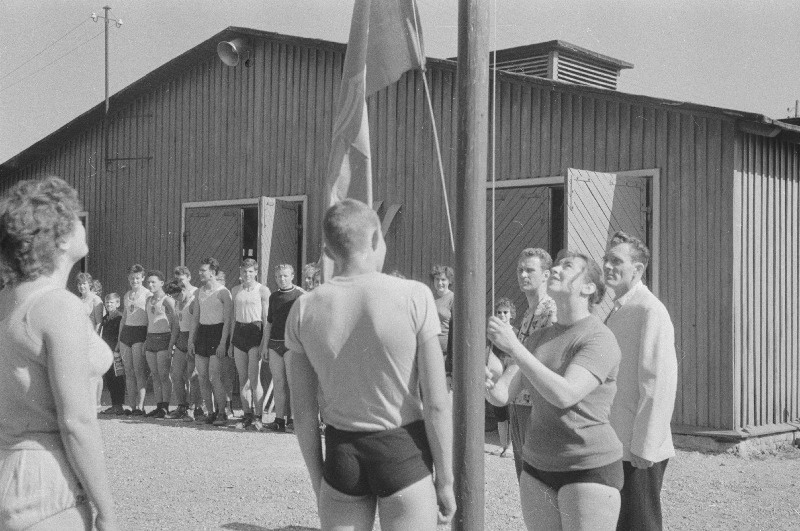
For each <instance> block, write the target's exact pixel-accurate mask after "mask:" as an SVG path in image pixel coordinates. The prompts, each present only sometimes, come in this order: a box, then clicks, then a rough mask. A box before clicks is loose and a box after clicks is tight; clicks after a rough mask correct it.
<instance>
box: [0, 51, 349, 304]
mask: <svg viewBox="0 0 800 531" xmlns="http://www.w3.org/2000/svg"><path fill="white" fill-rule="evenodd" d="M254 57H255V59H254V62H253V65H252V66H251V67H250V68H245V67H243V66H240V67H238V68H228V67H225V66H223V65H222V63H221V62H220V61H219V59H218V58H217V57H216V55H215V54H214V55H213V56H210V57H209V58H208V60H207V61H205V62H202V63H198V64H196V65H194V66H193V67H192V68H190V69H188V70H187V71H184V72H180V73H176V74H175V76H173V77H172V78H170V79H168V80H167V81H165V82H163V83H161V84H159V85H157V86H153V87H152V88H151V89H150V90H148V91H146V93H144V94H142V95H141V96H140V97H138V98H137V99H136V100H135V101H134V102H133V103H131V104H130V105H129V106H126V107H125V108H121V109H113V111H112V118H111V124H110V128H109V135H110V137H109V138H110V141H109V143H110V148H111V149H110V150H111V156H112V157H137V156H145V157H151V159H150V160H134V161H118V162H114V163H112V164H111V165H110V167H109V169H108V171H104V168H103V164H102V161H101V158H102V153H103V146H102V140H101V139H102V127H101V126H100V125H98V126H96V127H93V128H91V129H88V130H85V131H83V132H82V133H81V134H79V135H77V136H75V137H74V138H72V139H70V140H69V141H68V142H67V143H66V144H65V145H64V146H63V147H62V148H60V149H58V150H57V151H56V152H55V153H53V154H52V156H50V157H48V158H46V159H44V160H41V161H39V162H38V163H35V164H32V165H30V166H29V167H27V168H25V169H24V170H23V171H21V172H20V174H19V175H18V176H17V178H31V177H35V176H40V175H43V174H55V175H59V176H62V177H64V178H65V179H67V180H68V181H69V182H70V183H71V184H73V185H74V186H75V187H76V188H77V189H78V192H79V194H80V197H81V198H82V200H83V202H84V207H85V209H86V210H87V211H88V212H89V227H90V231H89V238H90V247H91V249H92V251H91V253H90V256H89V270H90V272H91V273H92V274H94V275H95V276H97V277H98V278H100V279H101V280H102V281H103V283H104V285H105V286H106V291H110V290H123V289H125V287H126V282H127V281H126V270H127V268H128V267H129V266H130V264H132V263H135V262H140V263H142V264H144V265H145V267H148V268H151V267H152V268H158V269H162V270H164V271H171V269H172V267H173V266H174V265H175V264H177V263H178V262H179V260H180V244H181V234H180V231H181V204H182V203H185V202H190V201H212V200H224V199H242V198H252V197H258V196H261V195H265V196H291V195H303V194H308V196H309V203H308V204H309V212H308V215H309V218H308V219H309V226H308V227H307V228H306V229H307V237H308V241H309V242H318V241H319V239H320V235H319V230H318V227H319V225H320V223H319V216H318V212H319V211H320V210H321V206H320V204H319V199H320V193H319V190H320V186H321V185H320V183H321V181H322V176H323V175H324V170H325V160H326V156H327V150H328V146H329V144H330V131H331V129H332V120H333V104H334V101H335V96H336V92H337V90H338V88H337V86H336V85H335V83H334V82H335V81H336V80H338V79H339V77H340V76H341V68H342V60H343V56H342V54H341V53H339V52H336V51H332V50H329V49H325V48H324V47H320V48H317V47H309V46H295V45H291V44H287V43H285V42H280V43H279V42H270V41H264V40H262V41H257V43H256V50H255V53H254ZM112 101H113V100H112ZM15 180H17V179H16V178H15V179H11V180H7V181H6V182H5V183H4V185H5V187H8V186H10V184H11V182H12V181H15ZM318 252H319V247H318V244H317V245H316V246H312V245H309V255H310V256H311V257H314V258H316V254H317V253H318ZM188 265H189V266H190V267H191V268H192V270H194V269H195V268H196V266H197V264H188Z"/></svg>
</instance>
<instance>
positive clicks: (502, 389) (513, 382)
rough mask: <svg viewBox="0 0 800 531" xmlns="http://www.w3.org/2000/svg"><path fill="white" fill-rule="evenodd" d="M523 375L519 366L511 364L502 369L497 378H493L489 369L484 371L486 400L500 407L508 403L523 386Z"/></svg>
mask: <svg viewBox="0 0 800 531" xmlns="http://www.w3.org/2000/svg"><path fill="white" fill-rule="evenodd" d="M524 378H525V376H523V374H522V373H521V372H520V370H519V366H517V365H516V364H511V365H509V366H508V367H506V369H505V370H504V371H503V373H502V374H501V375H500V377H499V378H497V380H494V379H493V375H492V374H491V371H489V370H488V368H487V371H486V391H485V395H486V400H487V401H488V402H489V403H490V404H492V405H493V406H498V407H502V406H505V405H506V404H508V403H510V402H511V401H512V400H514V398H516V397H517V395H518V394H520V393H521V392H522V388H523V387H524V384H525V382H524V380H523V379H524Z"/></svg>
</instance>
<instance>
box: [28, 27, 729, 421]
mask: <svg viewBox="0 0 800 531" xmlns="http://www.w3.org/2000/svg"><path fill="white" fill-rule="evenodd" d="M254 57H255V64H254V65H253V66H252V67H251V68H249V69H248V68H243V67H241V66H240V67H237V68H227V67H224V66H222V64H221V63H220V61H219V60H218V59H217V58H216V57H215V56H214V57H209V59H208V61H206V62H204V63H202V64H197V65H195V66H194V67H193V68H191V69H190V70H189V71H186V72H184V73H176V74H175V76H174V77H173V78H172V79H170V80H169V81H167V82H164V83H162V84H160V85H159V86H154V87H152V90H151V91H149V92H147V93H145V94H143V95H142V96H141V97H140V98H139V99H138V100H136V102H135V103H134V104H132V105H131V106H130V107H129V108H126V109H122V110H121V112H120V114H119V115H117V117H116V118H115V119H114V121H113V123H112V141H111V143H112V146H113V147H114V149H115V151H116V152H117V153H118V156H136V155H148V156H152V157H153V159H152V160H150V161H138V162H137V161H132V162H128V163H118V164H115V165H114V166H113V169H112V171H109V172H107V173H105V174H104V173H103V170H102V165H101V164H99V162H98V159H99V156H98V154H99V153H100V152H101V149H102V146H101V144H100V138H101V136H100V130H99V129H98V128H94V129H92V130H89V131H86V132H84V133H83V134H80V135H78V136H76V137H74V138H73V139H71V140H70V141H69V142H68V143H67V144H65V145H64V147H63V148H62V149H59V150H58V152H57V153H54V154H53V156H51V157H49V158H48V159H47V160H43V161H42V162H41V163H38V164H35V165H33V166H31V167H29V168H27V169H26V170H25V171H24V172H23V175H25V176H33V175H36V174H40V173H43V172H48V173H55V174H59V175H62V176H65V177H66V178H68V179H69V180H70V181H71V182H72V183H73V184H75V185H76V187H77V188H78V189H79V191H80V193H81V197H82V198H83V199H84V201H85V202H86V208H87V210H88V211H89V213H90V214H89V222H90V238H91V245H92V248H93V250H95V251H93V252H92V255H91V257H90V270H91V271H92V272H93V273H96V274H97V275H98V276H99V277H100V278H101V280H103V281H104V282H106V284H107V285H108V286H109V287H110V288H112V289H117V290H121V289H123V288H124V287H125V270H126V268H127V267H128V265H130V264H131V263H133V262H135V261H141V262H143V263H144V264H145V265H146V266H148V267H159V268H163V269H165V270H169V269H170V268H171V266H172V265H174V264H175V263H177V261H178V259H179V250H180V234H179V232H180V205H181V203H183V202H187V201H208V200H219V199H235V198H245V197H255V196H258V195H267V196H285V195H299V194H307V195H308V197H309V212H308V214H309V217H308V220H309V224H308V227H306V229H307V238H308V239H307V245H308V253H309V258H310V259H315V258H316V256H317V252H318V249H319V243H320V231H319V225H320V215H321V212H322V210H323V208H324V200H323V198H322V197H321V196H322V190H323V177H324V171H325V165H326V157H327V151H328V146H329V145H330V134H331V129H332V118H333V107H334V102H335V98H336V92H337V89H338V81H339V77H340V75H341V66H342V65H341V63H342V59H343V58H342V55H341V54H340V53H338V52H334V51H331V50H327V49H324V48H322V47H320V48H317V47H309V46H305V45H302V46H301V45H292V44H290V43H286V42H280V43H278V42H271V41H265V40H262V41H258V42H257V45H256V51H255V54H254ZM455 74H456V72H455V65H454V64H452V63H445V62H441V61H432V62H431V63H429V68H428V73H427V74H426V75H427V76H428V80H429V82H430V85H431V89H432V93H433V100H434V105H433V107H434V115H435V117H436V120H437V126H438V129H439V136H440V139H441V145H442V153H443V163H444V169H445V175H446V183H447V190H448V193H449V194H450V195H449V197H450V199H451V206H452V201H453V199H454V191H455V185H456V181H457V176H456V175H455V167H456V166H455V138H454V136H455V129H456V116H457V108H456V102H455V91H456V87H455ZM421 76H422V74H420V73H419V72H411V73H407V74H405V75H404V76H403V77H402V78H401V79H400V81H399V82H398V83H396V84H395V85H393V86H391V87H388V88H386V89H384V90H383V91H380V92H379V93H378V94H376V95H375V96H374V97H372V98H370V100H369V101H368V106H369V113H370V116H369V121H370V127H371V129H372V132H373V133H372V135H371V143H372V148H373V167H374V176H375V183H374V186H375V198H376V199H377V200H383V201H384V203H385V204H393V203H396V204H400V205H402V210H401V212H400V214H398V216H397V218H396V220H395V223H394V225H393V227H392V229H391V230H390V232H389V234H388V236H387V240H388V244H389V248H390V251H389V254H388V256H387V264H386V267H387V269H389V268H392V269H393V268H397V269H399V270H400V271H402V272H403V273H404V274H405V275H406V276H409V277H411V278H416V279H418V280H423V281H426V282H427V274H428V272H429V270H430V267H431V265H432V264H435V263H445V264H452V260H453V254H452V253H451V251H450V245H449V237H448V233H447V227H446V217H445V212H444V207H443V203H444V201H443V195H442V194H443V192H442V188H441V185H440V183H439V179H438V168H437V162H436V157H435V151H434V149H433V141H432V133H431V131H432V128H431V122H430V118H429V116H428V113H427V109H426V108H425V107H424V103H425V102H424V92H423V88H422V77H421ZM498 78H499V79H498V105H497V142H496V143H495V146H496V148H495V149H496V155H497V168H498V175H497V178H498V179H499V180H504V179H524V178H536V177H549V176H553V175H560V174H562V173H563V172H564V170H565V169H566V168H567V167H575V168H583V169H587V170H594V171H622V170H635V169H648V168H660V170H661V190H660V191H661V198H662V202H661V205H660V208H661V211H660V215H661V227H660V239H661V242H662V248H661V279H660V282H661V298H662V300H663V301H664V302H665V304H666V305H667V307H668V309H669V311H670V313H671V315H672V317H673V321H674V322H675V324H676V330H677V338H676V341H677V347H678V352H679V358H680V359H679V363H680V371H681V372H680V384H679V385H680V388H679V394H678V400H677V403H676V408H675V415H674V422H675V423H678V424H685V425H692V426H705V427H712V428H732V427H734V424H735V423H736V420H735V419H734V414H733V396H734V391H733V381H734V375H733V367H732V360H731V352H732V345H731V335H732V333H731V323H732V313H731V312H732V310H731V308H732V304H733V302H732V293H731V292H730V290H724V289H720V286H729V285H731V282H732V273H731V271H732V268H731V266H730V262H731V256H732V238H733V237H732V235H731V224H732V219H733V213H732V211H733V209H732V204H733V195H734V190H733V186H732V175H733V158H734V156H733V139H734V122H733V119H731V118H728V117H725V116H722V115H720V114H714V113H704V112H699V111H698V112H688V111H686V110H681V109H674V108H672V107H671V106H669V105H667V104H658V103H656V102H654V101H651V100H644V99H637V98H635V97H631V96H627V95H622V94H614V93H610V92H604V91H596V90H591V89H582V88H578V87H568V86H563V85H558V84H556V85H554V84H551V83H549V82H546V81H536V80H533V79H523V78H522V77H520V76H513V75H506V74H502V73H501V74H500V75H499V76H498ZM454 221H456V220H455V219H454ZM452 265H454V266H455V268H456V282H457V281H458V264H452ZM190 266H191V264H190Z"/></svg>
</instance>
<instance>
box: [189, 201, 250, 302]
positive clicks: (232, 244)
mask: <svg viewBox="0 0 800 531" xmlns="http://www.w3.org/2000/svg"><path fill="white" fill-rule="evenodd" d="M185 228H186V232H185V233H184V235H183V237H184V245H185V260H184V263H185V264H186V266H187V267H188V268H189V269H190V271H192V275H196V274H197V270H198V268H199V267H200V262H201V261H202V260H203V259H204V258H208V257H213V258H216V259H217V260H218V261H219V267H220V270H221V271H224V272H225V276H226V285H227V286H228V288H230V287H232V286H235V285H236V284H237V283H238V278H239V261H240V260H241V256H242V207H240V206H214V207H198V208H187V209H186V225H185Z"/></svg>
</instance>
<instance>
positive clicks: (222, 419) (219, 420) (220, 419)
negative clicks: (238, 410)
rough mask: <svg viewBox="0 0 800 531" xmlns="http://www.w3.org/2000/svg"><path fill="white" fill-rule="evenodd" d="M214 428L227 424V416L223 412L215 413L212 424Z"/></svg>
mask: <svg viewBox="0 0 800 531" xmlns="http://www.w3.org/2000/svg"><path fill="white" fill-rule="evenodd" d="M213 424H214V426H225V425H227V424H228V415H226V414H225V412H224V411H220V412H219V413H217V416H216V418H215V419H214V422H213Z"/></svg>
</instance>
